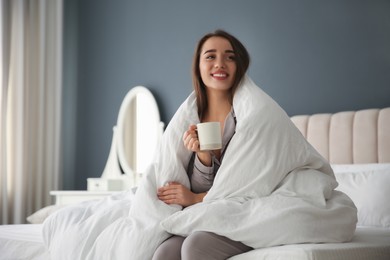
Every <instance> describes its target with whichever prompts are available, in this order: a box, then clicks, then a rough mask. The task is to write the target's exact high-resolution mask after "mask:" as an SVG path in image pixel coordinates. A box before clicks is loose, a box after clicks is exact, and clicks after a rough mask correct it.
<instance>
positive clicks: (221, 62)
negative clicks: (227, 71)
mask: <svg viewBox="0 0 390 260" xmlns="http://www.w3.org/2000/svg"><path fill="white" fill-rule="evenodd" d="M214 66H215V68H220V69H222V68H225V61H224V59H223V58H217V59H216V60H215V64H214Z"/></svg>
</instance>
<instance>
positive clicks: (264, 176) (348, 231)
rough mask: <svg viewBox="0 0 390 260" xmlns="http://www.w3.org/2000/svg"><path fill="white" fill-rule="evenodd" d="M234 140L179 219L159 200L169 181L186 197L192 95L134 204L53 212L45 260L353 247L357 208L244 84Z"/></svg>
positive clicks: (113, 202)
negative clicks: (223, 247) (166, 247)
mask: <svg viewBox="0 0 390 260" xmlns="http://www.w3.org/2000/svg"><path fill="white" fill-rule="evenodd" d="M233 107H234V111H235V114H236V117H237V126H236V133H235V135H234V136H233V138H232V140H231V142H230V144H229V148H228V149H227V151H226V153H225V157H224V162H223V163H222V165H221V167H220V169H219V171H218V174H217V176H216V178H215V181H214V185H213V187H212V188H211V190H210V191H209V192H208V194H207V195H206V197H205V198H204V202H202V203H199V204H196V205H193V206H191V207H188V208H185V209H182V208H181V207H180V206H177V205H176V206H169V205H166V204H165V203H163V202H161V201H159V200H158V199H157V195H156V193H157V189H158V188H159V187H160V186H162V185H164V184H165V183H166V182H168V181H177V182H180V183H182V184H184V185H186V186H187V187H189V180H188V177H187V173H186V167H187V165H188V162H189V160H190V157H191V153H190V152H189V151H187V150H186V149H185V147H184V146H183V143H182V140H181V137H182V135H183V133H184V131H185V130H186V129H187V127H188V125H190V124H195V123H197V122H199V118H198V116H197V113H196V111H197V109H196V102H195V95H194V94H193V93H192V94H191V95H190V96H189V97H188V98H187V99H186V100H185V101H184V103H183V104H182V105H181V106H180V108H179V109H178V111H177V112H176V114H175V115H174V117H173V118H172V120H171V122H170V123H169V125H168V127H167V129H166V131H165V133H164V136H163V139H162V142H161V145H160V148H159V152H158V153H157V155H156V158H155V160H154V163H153V164H152V165H151V166H150V167H149V168H148V169H147V170H146V174H145V178H144V179H143V180H142V182H141V184H140V186H139V188H138V190H137V192H136V194H133V193H132V192H131V191H128V192H124V193H122V194H119V195H116V196H112V197H110V198H107V199H105V200H102V201H98V202H86V203H81V204H79V205H76V206H72V207H68V208H65V209H63V210H60V211H59V212H57V213H56V214H54V215H52V216H51V217H49V218H48V219H47V220H46V221H45V223H44V229H43V235H44V241H45V244H46V246H47V248H48V249H49V251H50V254H51V256H52V258H53V259H142V260H144V259H151V258H152V255H153V253H154V251H155V249H156V248H157V247H158V245H159V244H160V243H161V242H163V241H164V240H165V239H167V238H168V237H169V236H171V234H178V235H182V236H186V235H188V234H190V233H191V232H194V231H210V232H214V233H217V234H219V235H222V236H226V237H229V238H230V239H233V240H238V241H242V242H243V243H245V244H247V245H249V246H251V247H253V248H262V247H268V246H275V245H282V244H294V243H318V242H344V241H348V240H350V239H351V237H352V236H353V234H354V230H355V225H356V222H357V217H356V208H355V206H354V204H353V203H352V201H351V200H350V199H349V198H348V197H347V196H346V195H344V194H343V193H340V192H337V191H335V190H334V189H335V187H336V186H337V182H336V180H335V178H334V175H333V172H332V170H331V168H330V166H329V164H328V163H327V162H326V161H325V160H324V159H323V158H322V157H321V156H320V155H319V154H318V153H317V151H315V149H313V147H312V146H311V145H310V144H308V143H307V141H306V140H305V139H304V137H303V136H302V135H301V134H300V132H299V130H298V129H297V128H296V127H295V126H294V125H293V123H292V122H291V121H290V119H289V117H288V116H287V115H286V113H285V112H284V111H283V110H282V109H281V108H280V107H279V106H278V105H277V104H276V103H275V102H274V101H273V100H272V98H270V97H269V96H268V95H267V94H265V93H264V92H263V91H262V90H261V89H260V88H259V87H257V86H256V85H255V84H254V83H253V82H252V81H251V80H250V78H249V77H246V78H245V79H244V80H243V82H242V84H241V86H240V87H239V88H238V90H237V93H236V95H235V97H234V101H233Z"/></svg>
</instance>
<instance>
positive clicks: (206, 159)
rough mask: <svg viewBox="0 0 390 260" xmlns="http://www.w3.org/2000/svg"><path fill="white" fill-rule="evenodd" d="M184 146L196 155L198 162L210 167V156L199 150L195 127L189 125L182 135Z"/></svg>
mask: <svg viewBox="0 0 390 260" xmlns="http://www.w3.org/2000/svg"><path fill="white" fill-rule="evenodd" d="M183 142H184V146H185V147H186V148H187V149H188V150H190V151H193V152H195V153H196V154H197V156H198V158H199V160H200V161H201V162H202V163H203V164H204V165H205V166H211V154H210V153H209V152H203V151H201V150H200V146H199V139H198V133H197V132H196V125H190V126H189V127H188V130H187V131H185V132H184V135H183Z"/></svg>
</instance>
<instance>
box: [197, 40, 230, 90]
mask: <svg viewBox="0 0 390 260" xmlns="http://www.w3.org/2000/svg"><path fill="white" fill-rule="evenodd" d="M236 70H237V65H236V61H235V53H234V51H233V47H232V46H231V44H230V42H229V41H228V40H227V39H225V38H222V37H211V38H209V39H208V40H207V41H205V43H204V44H203V46H202V49H201V52H200V57H199V71H200V76H201V78H202V81H203V83H204V85H205V86H206V87H207V88H210V89H214V90H229V89H230V88H231V87H232V85H233V82H234V78H235V75H236Z"/></svg>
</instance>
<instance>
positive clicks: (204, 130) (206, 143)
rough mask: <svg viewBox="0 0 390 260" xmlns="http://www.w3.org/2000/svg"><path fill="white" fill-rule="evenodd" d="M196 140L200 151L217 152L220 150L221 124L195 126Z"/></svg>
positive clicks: (212, 123) (210, 123)
mask: <svg viewBox="0 0 390 260" xmlns="http://www.w3.org/2000/svg"><path fill="white" fill-rule="evenodd" d="M196 126H197V128H198V129H197V131H198V139H199V145H200V150H201V151H207V150H217V149H221V148H222V136H221V124H220V123H219V122H206V123H200V124H197V125H196Z"/></svg>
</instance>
